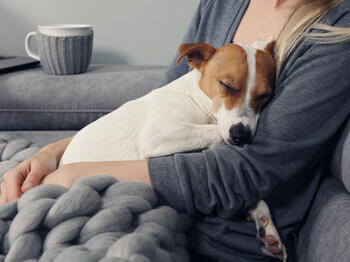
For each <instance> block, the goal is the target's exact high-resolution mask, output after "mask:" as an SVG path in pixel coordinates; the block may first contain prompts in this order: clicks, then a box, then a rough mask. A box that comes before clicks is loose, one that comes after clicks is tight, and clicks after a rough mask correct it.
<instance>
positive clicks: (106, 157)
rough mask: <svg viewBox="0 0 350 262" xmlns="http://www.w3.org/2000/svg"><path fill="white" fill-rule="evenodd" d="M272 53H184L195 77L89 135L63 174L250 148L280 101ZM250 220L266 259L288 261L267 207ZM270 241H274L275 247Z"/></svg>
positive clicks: (185, 49) (197, 49)
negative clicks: (262, 115)
mask: <svg viewBox="0 0 350 262" xmlns="http://www.w3.org/2000/svg"><path fill="white" fill-rule="evenodd" d="M266 45H267V44H266V43H261V41H260V42H257V44H256V47H255V48H253V47H250V46H241V45H233V44H231V45H226V46H223V47H222V48H219V49H215V48H214V47H212V46H210V45H208V44H184V45H181V46H180V49H179V59H181V58H182V57H184V56H187V59H188V62H189V64H190V66H191V67H193V68H195V69H194V70H192V71H191V72H189V73H187V74H186V75H184V76H182V77H180V78H179V79H177V80H175V81H173V82H171V83H170V84H168V85H166V86H164V87H161V88H159V89H156V90H154V91H152V92H150V93H149V94H147V95H145V96H143V97H141V98H139V99H136V100H132V101H130V102H128V103H126V104H124V105H123V106H121V107H120V108H118V109H117V110H115V111H113V112H111V113H110V114H107V115H105V116H104V117H102V118H100V119H98V120H97V121H95V122H93V123H91V124H90V125H88V126H86V127H85V128H83V129H82V130H81V131H79V132H78V133H77V134H76V135H75V136H74V138H73V139H72V141H71V142H70V144H69V145H68V147H67V148H66V150H65V152H64V154H63V156H62V158H61V161H60V166H61V165H65V164H68V163H73V162H88V161H122V160H143V159H148V158H150V157H158V156H165V155H170V154H174V153H177V152H185V151H193V150H199V149H205V148H212V147H215V146H217V145H219V144H221V143H223V142H226V143H228V144H233V145H238V146H241V145H242V144H245V143H247V142H248V141H249V140H250V138H251V137H252V136H253V134H254V132H255V128H256V125H257V120H258V116H259V111H260V108H261V107H262V106H263V105H264V104H265V103H266V102H267V101H268V98H269V97H270V95H271V93H272V87H271V85H272V80H271V79H272V78H273V76H274V75H273V73H272V72H274V62H273V59H272V56H271V54H270V53H268V52H267V51H266V50H264V47H266ZM249 213H250V215H251V217H252V218H253V219H254V221H255V223H256V226H257V231H258V235H257V237H258V238H259V239H260V240H261V241H262V242H263V244H264V246H263V251H264V252H265V253H267V254H269V255H271V256H275V257H279V258H281V259H282V260H284V261H285V260H286V252H285V248H284V246H283V244H282V242H281V241H280V238H279V235H278V233H277V230H276V228H275V226H274V224H273V222H272V219H271V215H270V211H269V209H268V206H267V205H266V203H265V202H264V201H260V202H259V203H258V204H257V206H256V208H255V209H252V210H251V211H250V212H249ZM262 232H264V234H263V236H262V235H261V234H262ZM265 236H272V237H273V239H274V242H271V241H267V238H265ZM276 249H277V251H276Z"/></svg>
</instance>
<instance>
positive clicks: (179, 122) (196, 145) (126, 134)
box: [60, 69, 223, 165]
mask: <svg viewBox="0 0 350 262" xmlns="http://www.w3.org/2000/svg"><path fill="white" fill-rule="evenodd" d="M200 77H201V73H200V72H199V71H198V70H197V69H194V70H192V71H191V72H189V73H188V74H186V75H184V76H182V77H181V78H179V79H177V80H175V81H173V82H172V83H170V84H168V85H166V86H164V87H162V88H159V89H156V90H154V91H152V92H151V93H149V94H147V95H145V96H143V97H141V98H139V99H136V100H132V101H130V102H128V103H126V104H124V105H123V106H121V107H120V108H118V109H117V110H115V111H113V112H111V113H110V114H107V115H105V116H103V117H101V118H100V119H98V120H97V121H95V122H93V123H91V124H90V125H88V126H86V127H85V128H83V129H82V130H81V131H80V132H78V133H77V134H76V135H75V136H74V138H73V139H72V141H71V142H70V144H69V145H68V147H67V149H66V151H65V152H64V154H63V156H62V159H61V162H60V165H64V164H67V163H72V162H86V161H116V160H118V161H121V160H139V159H147V158H150V157H157V156H165V155H169V154H174V153H177V152H184V151H191V150H197V149H204V148H208V147H213V146H216V145H218V144H220V143H221V142H222V141H223V139H222V137H221V136H220V134H219V132H218V128H217V125H216V119H215V116H214V114H213V109H212V101H211V100H210V99H209V98H208V97H207V96H206V95H205V94H204V93H203V91H202V90H201V89H200V87H199V80H200ZM179 109H181V110H179Z"/></svg>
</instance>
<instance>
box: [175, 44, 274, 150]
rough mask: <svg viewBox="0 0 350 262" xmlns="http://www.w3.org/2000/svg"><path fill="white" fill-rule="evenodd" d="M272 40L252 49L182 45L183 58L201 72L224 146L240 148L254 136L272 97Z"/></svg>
mask: <svg viewBox="0 0 350 262" xmlns="http://www.w3.org/2000/svg"><path fill="white" fill-rule="evenodd" d="M274 43H275V42H274V41H273V40H272V38H270V39H268V40H266V41H260V40H259V41H256V42H255V43H254V44H253V45H252V46H247V45H239V44H227V45H224V46H222V47H220V48H214V47H213V46H211V45H209V44H207V43H199V44H181V45H180V47H179V55H178V59H177V62H179V61H180V60H181V58H183V57H184V56H186V57H187V60H188V64H189V65H190V66H191V67H192V68H196V69H198V70H199V71H200V72H202V76H201V79H200V82H199V86H200V88H201V89H202V91H203V92H204V93H205V94H206V95H207V96H208V97H209V98H210V99H211V100H212V101H213V109H214V112H215V116H216V118H217V121H218V128H219V132H220V134H221V136H222V137H223V139H224V140H225V141H226V143H229V144H232V145H238V146H242V145H244V144H246V143H247V142H248V141H249V140H250V139H251V137H252V136H253V135H254V133H255V130H256V126H257V122H258V118H259V112H260V110H261V108H262V107H263V106H264V105H265V104H266V103H267V102H268V101H269V99H270V98H271V96H272V91H273V90H272V89H273V82H274V77H275V61H274V58H273V57H274V54H273V49H274Z"/></svg>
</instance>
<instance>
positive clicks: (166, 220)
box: [0, 136, 190, 262]
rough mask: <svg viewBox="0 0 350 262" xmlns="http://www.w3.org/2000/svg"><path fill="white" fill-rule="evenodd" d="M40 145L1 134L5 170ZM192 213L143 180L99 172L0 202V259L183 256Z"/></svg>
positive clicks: (121, 260)
mask: <svg viewBox="0 0 350 262" xmlns="http://www.w3.org/2000/svg"><path fill="white" fill-rule="evenodd" d="M38 149H39V147H38V146H36V145H34V144H33V143H31V142H30V141H28V140H26V139H16V138H11V137H8V136H6V137H5V136H0V160H1V162H0V175H1V177H2V175H3V174H4V173H5V172H6V171H7V170H9V169H10V168H12V167H14V166H16V165H17V164H18V163H19V162H21V161H23V160H24V159H26V158H28V157H29V156H31V155H32V154H33V153H35V152H36V151H37V150H38ZM189 225H190V219H189V218H188V217H187V216H185V215H183V214H179V213H177V212H176V211H175V210H174V209H172V208H170V207H167V206H159V203H158V201H157V197H156V195H155V193H154V191H153V190H152V189H151V188H150V187H149V186H147V185H145V184H143V183H138V182H130V181H129V182H118V180H116V179H115V178H114V177H111V176H107V175H96V176H91V177H85V178H82V179H79V180H78V181H77V182H76V183H75V184H74V185H73V186H72V187H71V188H70V189H66V188H64V187H61V186H58V185H41V186H38V187H35V188H33V189H31V190H29V191H28V192H26V193H25V194H23V195H22V197H21V198H20V199H19V200H16V201H13V202H10V203H7V204H3V205H0V239H1V241H0V261H64V262H67V261H103V262H107V261H108V262H109V261H115V262H126V261H130V262H151V261H154V262H158V261H159V262H167V261H174V262H177V261H178V262H186V261H189V256H188V253H187V250H186V238H185V235H184V232H185V231H186V229H187V228H188V227H189Z"/></svg>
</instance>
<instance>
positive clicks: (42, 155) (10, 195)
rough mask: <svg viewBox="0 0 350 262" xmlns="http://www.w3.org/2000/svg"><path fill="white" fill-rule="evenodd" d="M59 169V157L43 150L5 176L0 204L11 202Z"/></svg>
mask: <svg viewBox="0 0 350 262" xmlns="http://www.w3.org/2000/svg"><path fill="white" fill-rule="evenodd" d="M56 168H57V157H56V155H55V154H53V153H52V152H50V151H48V150H45V149H42V150H40V151H38V152H37V153H36V154H34V155H33V156H31V157H30V158H28V159H26V160H24V161H23V162H21V163H20V164H19V165H17V166H16V167H14V168H12V169H11V170H9V171H8V172H6V173H5V174H4V177H3V181H2V183H1V195H0V204H2V203H6V202H10V201H12V200H15V199H17V198H19V197H20V196H21V194H22V193H24V192H26V191H28V190H29V189H30V188H32V187H35V186H37V185H39V184H40V183H41V180H42V178H43V177H44V176H46V175H47V174H50V173H51V172H53V171H55V170H56Z"/></svg>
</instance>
